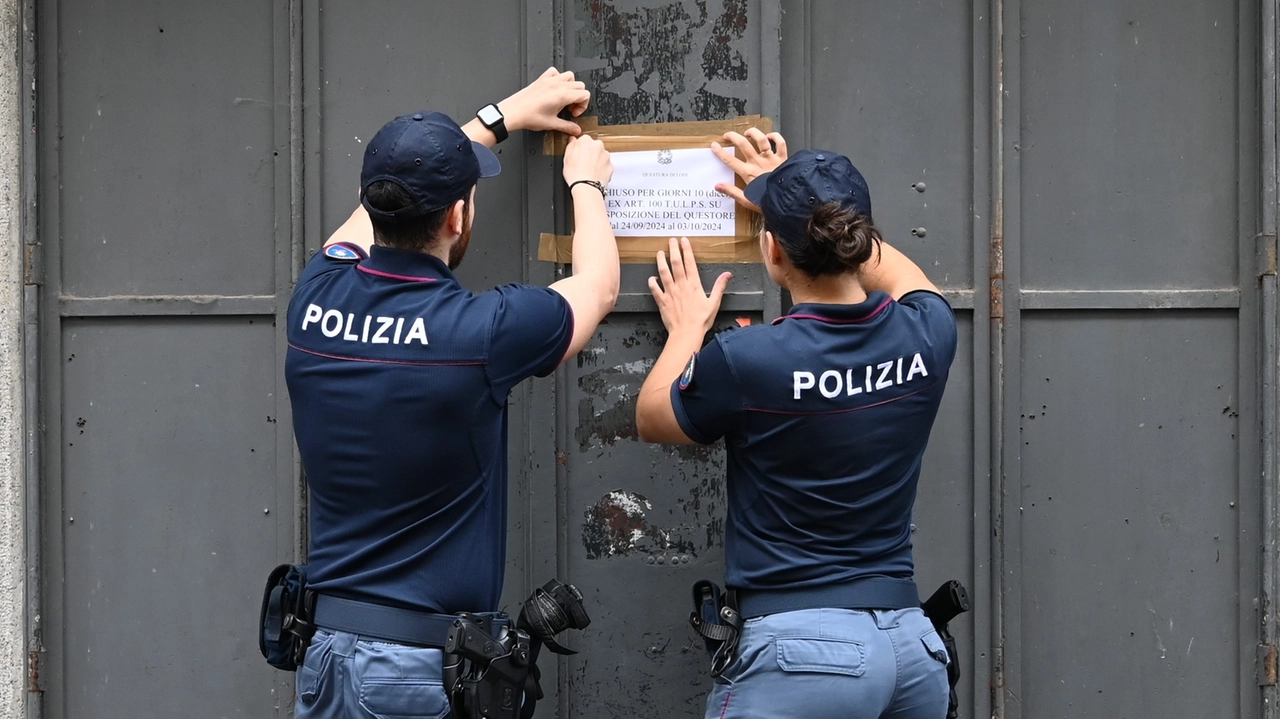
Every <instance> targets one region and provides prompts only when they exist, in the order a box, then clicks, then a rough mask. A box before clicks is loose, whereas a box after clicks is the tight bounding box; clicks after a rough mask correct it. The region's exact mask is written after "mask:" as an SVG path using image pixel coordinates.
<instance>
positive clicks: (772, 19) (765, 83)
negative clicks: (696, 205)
mask: <svg viewBox="0 0 1280 719" xmlns="http://www.w3.org/2000/svg"><path fill="white" fill-rule="evenodd" d="M759 74H760V114H761V115H763V116H765V117H768V118H772V119H773V120H774V121H775V122H777V123H778V124H779V125H781V124H782V2H781V0H760V70H759ZM807 75H808V73H806V76H807ZM763 300H764V307H763V309H762V310H761V315H762V319H763V320H764V321H765V322H771V321H773V320H775V319H777V318H778V317H780V316H782V313H783V310H784V308H783V306H782V303H783V299H782V288H781V287H779V286H778V285H777V284H775V283H773V282H771V281H769V280H768V279H766V280H765V281H764V298H763Z"/></svg>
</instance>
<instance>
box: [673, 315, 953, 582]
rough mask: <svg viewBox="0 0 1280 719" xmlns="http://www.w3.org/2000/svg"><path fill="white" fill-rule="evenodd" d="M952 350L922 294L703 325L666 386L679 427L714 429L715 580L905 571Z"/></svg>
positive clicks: (944, 324) (945, 323) (708, 435)
mask: <svg viewBox="0 0 1280 719" xmlns="http://www.w3.org/2000/svg"><path fill="white" fill-rule="evenodd" d="M955 351H956V324H955V315H954V314H953V313H952V311H951V306H950V305H948V304H947V301H946V300H944V299H943V298H942V297H940V296H939V295H937V294H934V293H933V292H925V291H917V292H912V293H910V294H907V295H905V296H904V297H903V298H902V299H901V300H900V301H897V302H895V301H894V300H893V299H892V298H890V297H889V296H888V295H886V294H885V293H883V292H872V293H871V294H870V296H869V297H868V298H867V300H866V301H865V302H862V303H860V304H856V305H822V304H801V305H796V306H795V308H794V309H793V310H792V312H791V314H790V315H787V316H785V317H782V318H779V319H778V320H777V321H775V322H774V323H773V324H772V325H762V326H756V327H747V328H743V329H736V330H732V331H730V332H725V333H722V334H719V335H717V336H716V338H715V339H714V340H712V341H711V342H710V343H709V344H708V345H707V346H706V347H704V348H703V349H702V351H701V352H699V353H698V354H697V355H695V356H694V358H693V360H692V361H691V362H690V366H689V367H688V368H686V370H685V373H684V374H683V375H682V376H681V377H680V378H679V379H678V380H676V382H675V383H674V384H673V385H672V388H671V401H672V405H673V406H674V408H675V414H676V419H677V420H678V421H679V423H680V427H681V428H682V429H683V430H684V432H685V434H687V435H688V436H689V437H690V438H691V439H693V440H695V441H697V442H702V443H711V442H714V441H716V440H717V439H719V438H720V437H724V438H725V447H726V451H727V453H728V491H729V509H728V521H727V523H726V530H725V553H726V563H727V568H726V576H725V583H726V584H728V585H729V586H730V587H733V588H735V589H748V590H751V589H754V590H770V589H789V588H804V587H820V586H824V585H828V584H835V583H840V582H845V581H849V580H853V579H858V578H862V577H867V576H887V577H897V578H910V577H911V576H912V574H913V569H914V567H913V562H912V556H911V509H912V505H913V504H914V503H915V497H916V483H917V480H918V479H919V477H920V461H921V457H922V456H923V455H924V450H925V444H926V443H927V441H928V439H929V430H930V428H931V427H932V426H933V420H934V417H935V416H936V415H937V413H938V405H939V403H940V402H941V400H942V392H943V389H944V388H945V387H946V383H947V373H948V371H949V370H950V368H951V361H952V359H953V358H954V357H955Z"/></svg>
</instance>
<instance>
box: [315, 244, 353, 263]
mask: <svg viewBox="0 0 1280 719" xmlns="http://www.w3.org/2000/svg"><path fill="white" fill-rule="evenodd" d="M324 256H325V257H328V258H330V259H334V260H358V259H360V255H358V254H356V251H355V250H353V249H351V248H350V247H347V246H346V245H341V244H338V245H329V246H328V247H326V248H324Z"/></svg>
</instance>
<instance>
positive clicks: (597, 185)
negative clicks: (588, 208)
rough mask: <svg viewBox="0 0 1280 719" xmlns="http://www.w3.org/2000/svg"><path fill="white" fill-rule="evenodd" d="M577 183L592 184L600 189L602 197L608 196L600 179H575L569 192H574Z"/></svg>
mask: <svg viewBox="0 0 1280 719" xmlns="http://www.w3.org/2000/svg"><path fill="white" fill-rule="evenodd" d="M577 185H590V186H592V187H594V188H596V189H597V190H599V191H600V196H601V197H607V195H606V194H605V192H604V183H603V182H600V181H599V180H574V181H573V182H570V183H569V192H570V193H572V192H573V188H574V187H575V186H577Z"/></svg>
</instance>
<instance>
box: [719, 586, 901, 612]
mask: <svg viewBox="0 0 1280 719" xmlns="http://www.w3.org/2000/svg"><path fill="white" fill-rule="evenodd" d="M737 599H738V607H737V609H738V612H739V613H740V614H741V615H742V617H743V618H744V619H751V618H753V617H763V616H765V615H768V614H779V613H781V612H798V611H801V610H804V609H907V608H909V607H918V606H920V593H919V592H918V591H917V590H916V583H915V582H914V581H912V580H910V579H899V578H895V577H861V578H858V579H853V580H850V581H847V582H841V583H839V584H828V585H824V586H821V587H803V588H797V589H769V590H754V591H751V590H739V591H738V592H737Z"/></svg>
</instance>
